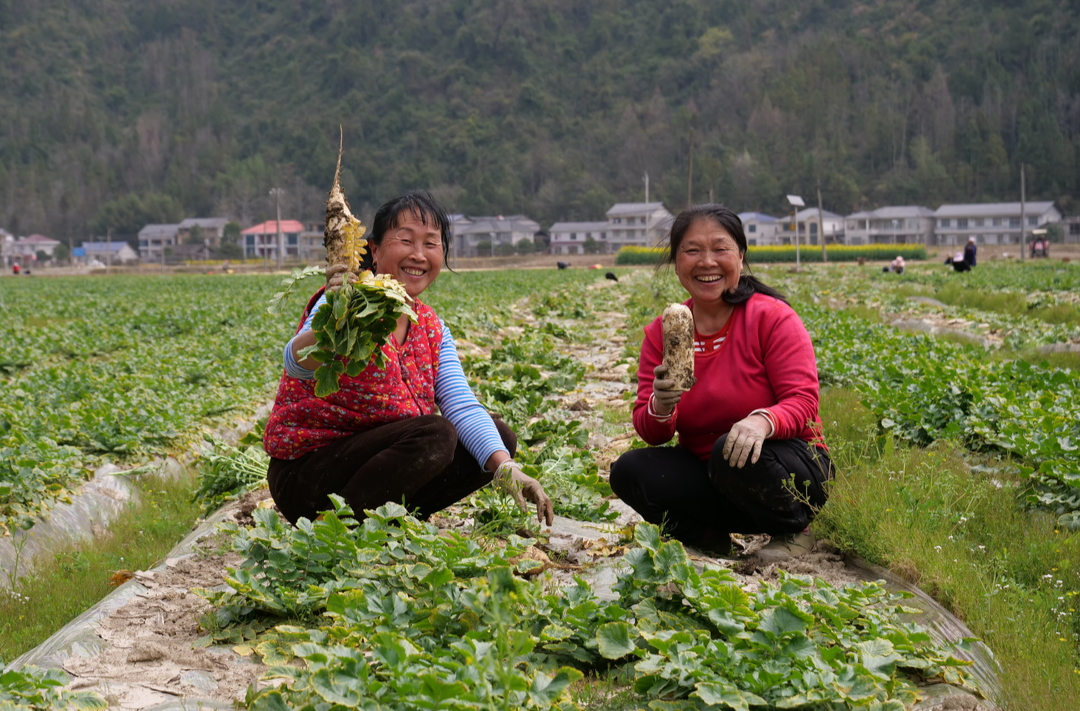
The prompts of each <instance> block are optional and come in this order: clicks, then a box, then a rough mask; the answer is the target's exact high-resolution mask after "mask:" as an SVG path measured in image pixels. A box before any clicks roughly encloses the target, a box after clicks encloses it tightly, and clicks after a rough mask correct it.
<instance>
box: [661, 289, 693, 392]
mask: <svg viewBox="0 0 1080 711" xmlns="http://www.w3.org/2000/svg"><path fill="white" fill-rule="evenodd" d="M661 319H662V321H661V323H662V324H663V328H664V360H663V363H664V365H666V366H667V367H668V374H667V377H668V378H669V379H671V380H674V381H675V389H676V390H683V391H686V390H689V389H690V388H691V387H692V386H693V385H694V383H696V382H697V378H695V377H694V315H693V314H692V313H690V309H688V308H687V307H686V306H685V305H683V304H671V305H670V306H668V307H667V308H666V309H664V315H663V316H662V317H661Z"/></svg>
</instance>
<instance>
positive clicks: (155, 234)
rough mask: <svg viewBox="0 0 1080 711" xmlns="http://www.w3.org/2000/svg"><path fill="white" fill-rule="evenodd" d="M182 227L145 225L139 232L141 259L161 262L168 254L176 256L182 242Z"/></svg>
mask: <svg viewBox="0 0 1080 711" xmlns="http://www.w3.org/2000/svg"><path fill="white" fill-rule="evenodd" d="M179 230H180V225H161V224H154V225H144V226H143V228H142V229H141V230H139V259H141V260H142V261H144V262H160V261H161V260H162V258H163V257H164V256H165V255H166V254H174V253H175V252H176V247H177V245H179V243H180V241H179V239H178V235H179Z"/></svg>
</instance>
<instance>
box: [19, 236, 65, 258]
mask: <svg viewBox="0 0 1080 711" xmlns="http://www.w3.org/2000/svg"><path fill="white" fill-rule="evenodd" d="M59 244H60V240H57V239H53V238H51V237H46V236H45V235H37V234H35V235H30V236H29V237H20V238H19V239H17V240H15V241H14V242H12V243H11V245H10V252H9V255H8V256H9V258H10V259H11V261H13V262H21V263H23V264H26V263H27V262H35V261H37V258H38V253H39V252H44V253H45V254H47V255H49V257H50V258H51V257H52V256H53V252H54V251H55V250H56V248H57V246H58V245H59Z"/></svg>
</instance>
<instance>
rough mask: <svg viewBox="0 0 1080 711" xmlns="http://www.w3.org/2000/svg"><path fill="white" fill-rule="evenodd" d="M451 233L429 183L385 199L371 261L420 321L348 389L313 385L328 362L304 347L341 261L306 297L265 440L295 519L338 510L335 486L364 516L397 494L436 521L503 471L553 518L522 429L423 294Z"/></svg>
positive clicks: (283, 500) (519, 493) (273, 488)
mask: <svg viewBox="0 0 1080 711" xmlns="http://www.w3.org/2000/svg"><path fill="white" fill-rule="evenodd" d="M450 239H451V234H450V223H449V220H448V218H447V215H446V211H445V210H444V209H443V208H442V207H441V206H440V205H439V204H438V203H437V202H435V200H434V199H433V198H432V197H431V196H430V195H429V194H427V193H426V192H411V193H407V194H405V195H402V196H400V197H396V198H394V199H393V200H390V201H389V202H387V203H386V204H385V205H383V206H382V207H380V208H379V210H378V212H377V213H376V214H375V219H374V221H373V223H372V230H371V236H370V241H369V244H368V247H369V249H370V255H369V257H370V260H371V263H370V268H371V270H372V271H373V272H375V273H376V274H388V275H390V276H393V277H394V278H395V279H397V280H398V281H400V282H402V283H403V284H404V285H405V290H406V291H407V292H408V294H409V296H410V297H411V298H412V303H411V306H412V308H413V310H414V311H415V312H416V314H417V316H418V317H419V322H418V323H415V324H414V323H412V322H410V321H409V319H408V317H407V316H404V315H403V316H402V317H401V318H400V319H399V320H398V327H397V331H396V332H395V333H394V334H393V336H392V341H391V342H390V343H389V344H387V345H385V346H383V348H382V351H383V353H384V354H385V356H386V358H387V362H386V364H385V365H384V366H383V367H382V368H377V367H376V366H375V365H374V363H372V364H369V365H368V366H367V368H365V369H364V371H363V372H362V373H360V375H358V376H356V377H349V376H346V375H342V377H341V390H340V391H338V392H337V393H334V394H333V395H329V396H327V397H325V398H320V397H316V396H315V394H314V384H315V381H314V377H315V369H316V368H317V367H318V365H319V363H318V361H316V360H314V359H313V358H310V357H308V358H300V357H299V355H298V353H299V352H300V351H301V350H302V349H303V348H305V347H307V346H310V345H313V344H314V343H315V335H314V333H313V332H312V330H311V322H312V318H313V316H314V313H315V312H316V311H317V310H318V308H319V307H320V306H321V305H322V304H324V303H326V296H325V294H324V292H325V291H326V290H327V289H339V288H341V284H342V276H343V271H344V270H343V268H333V267H332V268H330V269H328V270H327V285H326V286H325V287H323V288H322V289H319V290H318V291H317V292H316V293H315V294H314V295H313V296H312V297H311V299H310V300H309V301H308V304H307V307H306V308H305V309H304V313H303V316H302V318H301V319H300V326H299V327H298V329H297V333H296V335H295V336H294V337H293V338H292V340H290V341H289V342H288V344H286V346H285V351H284V365H285V373H284V374H283V375H282V377H281V383H280V385H279V386H278V393H277V399H276V400H275V402H274V408H273V411H272V412H271V414H270V418H269V420H268V421H267V423H266V432H265V436H264V440H263V442H264V447H265V449H266V452H267V454H269V455H270V457H271V460H270V466H269V470H268V472H267V480H268V481H269V484H270V493H271V495H272V496H273V497H274V503H276V504H277V506H278V508H279V509H280V510H281V512H282V514H284V515H285V518H287V519H288V520H289V521H291V522H292V523H294V524H295V523H296V522H297V521H298V520H299V519H300V518H301V517H305V518H308V519H314V518H315V517H316V516H317V515H318V513H319V512H320V511H324V510H327V509H329V508H330V501H329V499H328V498H327V497H328V495H329V494H338V495H340V496H341V497H342V498H344V499H345V501H346V503H348V504H349V506H351V507H352V509H353V511H354V512H355V513H356V515H357V517H358V518H361V519H362V518H363V516H364V514H363V511H364V510H365V509H373V508H376V507H378V506H382V505H383V504H385V503H386V502H388V501H390V502H394V503H404V505H405V506H406V507H407V508H409V509H410V510H411V511H416V512H417V514H418V515H419V516H420V517H421V518H427V517H428V516H430V515H431V514H433V513H435V512H436V511H440V510H442V509H444V508H446V507H447V506H449V505H451V504H453V503H455V502H457V501H460V500H461V499H463V498H465V497H466V496H468V495H469V494H471V493H473V492H474V491H476V490H477V489H479V488H481V487H483V486H485V485H486V484H488V483H490V482H491V481H492V480H493V478H495V479H497V480H498V481H499V482H500V483H502V484H503V485H504V487H505V488H507V489H509V490H510V491H511V492H512V493H513V494H514V496H515V498H516V499H517V500H518V503H519V504H520V505H521V506H525V500H526V499H527V500H528V501H531V502H532V503H534V504H535V505H536V512H537V517H538V519H539V520H540V521H541V522H545V523H547V524H548V525H550V524H551V522H552V517H553V509H552V503H551V500H550V499H549V498H548V496H547V494H545V493H544V489H543V487H542V486H541V485H540V483H539V482H537V481H536V480H535V479H533V478H532V477H529V476H527V475H526V474H525V473H524V472H522V471H521V468H520V467H519V466H518V465H517V464H516V463H515V462H514V460H513V458H512V457H513V455H514V453H515V451H516V448H517V437H516V436H515V435H514V433H513V432H512V431H511V430H510V428H509V427H508V426H507V425H506V424H505V423H504V422H502V421H501V420H494V419H492V417H491V415H489V414H488V412H487V411H486V410H485V409H484V408H483V407H482V406H481V405H480V403H479V402H477V399H476V396H475V395H474V394H473V392H472V390H471V389H470V387H469V383H468V382H467V381H466V379H465V373H464V372H463V371H462V368H461V361H460V360H458V356H457V348H456V346H455V344H454V338H453V336H452V335H451V334H450V330H449V329H448V328H447V327H446V325H445V324H444V323H443V322H442V320H441V319H440V318H439V316H438V315H437V314H436V313H435V311H434V310H433V309H432V308H431V307H430V306H428V305H427V304H424V303H423V302H421V301H420V295H421V294H422V293H423V292H424V290H425V289H427V287H428V286H430V285H431V284H432V282H434V281H435V279H436V278H437V277H438V276H439V272H440V271H441V269H442V267H443V265H444V264H446V256H447V254H449V251H450ZM436 408H438V410H439V412H441V413H442V414H436V412H435V410H436Z"/></svg>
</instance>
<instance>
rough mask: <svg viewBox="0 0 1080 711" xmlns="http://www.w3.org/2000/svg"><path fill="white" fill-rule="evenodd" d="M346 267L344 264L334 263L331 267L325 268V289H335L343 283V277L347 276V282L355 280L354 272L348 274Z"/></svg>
mask: <svg viewBox="0 0 1080 711" xmlns="http://www.w3.org/2000/svg"><path fill="white" fill-rule="evenodd" d="M346 269H347V267H346V266H345V265H344V264H335V265H333V266H332V267H327V268H326V290H327V291H337V290H338V289H340V288H341V287H342V285H343V284H344V283H345V278H346V277H348V279H349V282H350V283H351V282H354V281H356V275H355V274H349V273H348V272H347V271H346Z"/></svg>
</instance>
